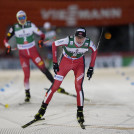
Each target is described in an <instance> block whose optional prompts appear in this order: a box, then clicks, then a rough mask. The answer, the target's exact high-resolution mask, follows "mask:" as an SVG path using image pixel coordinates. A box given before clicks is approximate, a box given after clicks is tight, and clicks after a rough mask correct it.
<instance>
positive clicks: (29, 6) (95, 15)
mask: <svg viewBox="0 0 134 134" xmlns="http://www.w3.org/2000/svg"><path fill="white" fill-rule="evenodd" d="M19 10H24V11H25V12H26V13H27V16H28V20H31V21H33V22H34V23H35V24H36V25H37V26H43V24H44V22H45V21H50V22H51V23H52V25H56V26H109V25H123V24H129V23H134V15H133V13H134V0H89V1H84V0H83V1H76V0H74V1H73V0H72V1H57V0H55V1H51V0H49V1H43V0H38V1H35V0H23V1H20V0H14V1H11V0H4V1H2V2H1V4H0V13H1V15H0V20H1V26H2V27H1V32H0V37H1V39H0V43H2V39H3V38H4V36H5V33H6V30H7V28H8V26H10V25H12V24H14V23H16V21H17V20H16V12H17V11H19Z"/></svg>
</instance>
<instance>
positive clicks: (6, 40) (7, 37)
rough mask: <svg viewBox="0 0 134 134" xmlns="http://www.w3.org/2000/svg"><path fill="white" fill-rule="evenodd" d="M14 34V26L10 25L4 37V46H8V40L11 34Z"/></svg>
mask: <svg viewBox="0 0 134 134" xmlns="http://www.w3.org/2000/svg"><path fill="white" fill-rule="evenodd" d="M13 35H14V27H11V28H10V29H9V31H8V33H7V36H6V37H5V38H4V45H5V47H8V46H10V45H9V44H8V41H9V40H10V38H12V36H13Z"/></svg>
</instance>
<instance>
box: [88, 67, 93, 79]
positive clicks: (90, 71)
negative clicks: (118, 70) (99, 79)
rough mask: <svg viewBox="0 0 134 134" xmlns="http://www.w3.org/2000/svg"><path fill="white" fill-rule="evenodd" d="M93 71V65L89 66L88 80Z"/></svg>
mask: <svg viewBox="0 0 134 134" xmlns="http://www.w3.org/2000/svg"><path fill="white" fill-rule="evenodd" d="M93 73H94V69H93V67H89V69H88V71H87V77H88V79H89V80H90V79H91V78H92V75H93Z"/></svg>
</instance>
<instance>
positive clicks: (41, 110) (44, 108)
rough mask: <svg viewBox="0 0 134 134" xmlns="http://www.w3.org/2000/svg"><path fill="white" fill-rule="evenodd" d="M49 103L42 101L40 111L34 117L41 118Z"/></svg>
mask: <svg viewBox="0 0 134 134" xmlns="http://www.w3.org/2000/svg"><path fill="white" fill-rule="evenodd" d="M47 105H48V104H46V103H43V102H42V105H41V107H40V109H39V111H38V113H37V114H36V115H35V116H34V118H35V119H36V120H40V119H41V117H42V116H43V115H44V114H45V112H46V109H47Z"/></svg>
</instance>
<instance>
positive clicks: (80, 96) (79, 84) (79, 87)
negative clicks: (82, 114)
mask: <svg viewBox="0 0 134 134" xmlns="http://www.w3.org/2000/svg"><path fill="white" fill-rule="evenodd" d="M84 70H85V66H84V64H79V65H78V66H77V67H76V68H75V70H74V75H75V89H76V93H77V106H83V105H84V92H83V80H84V73H85V72H84Z"/></svg>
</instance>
